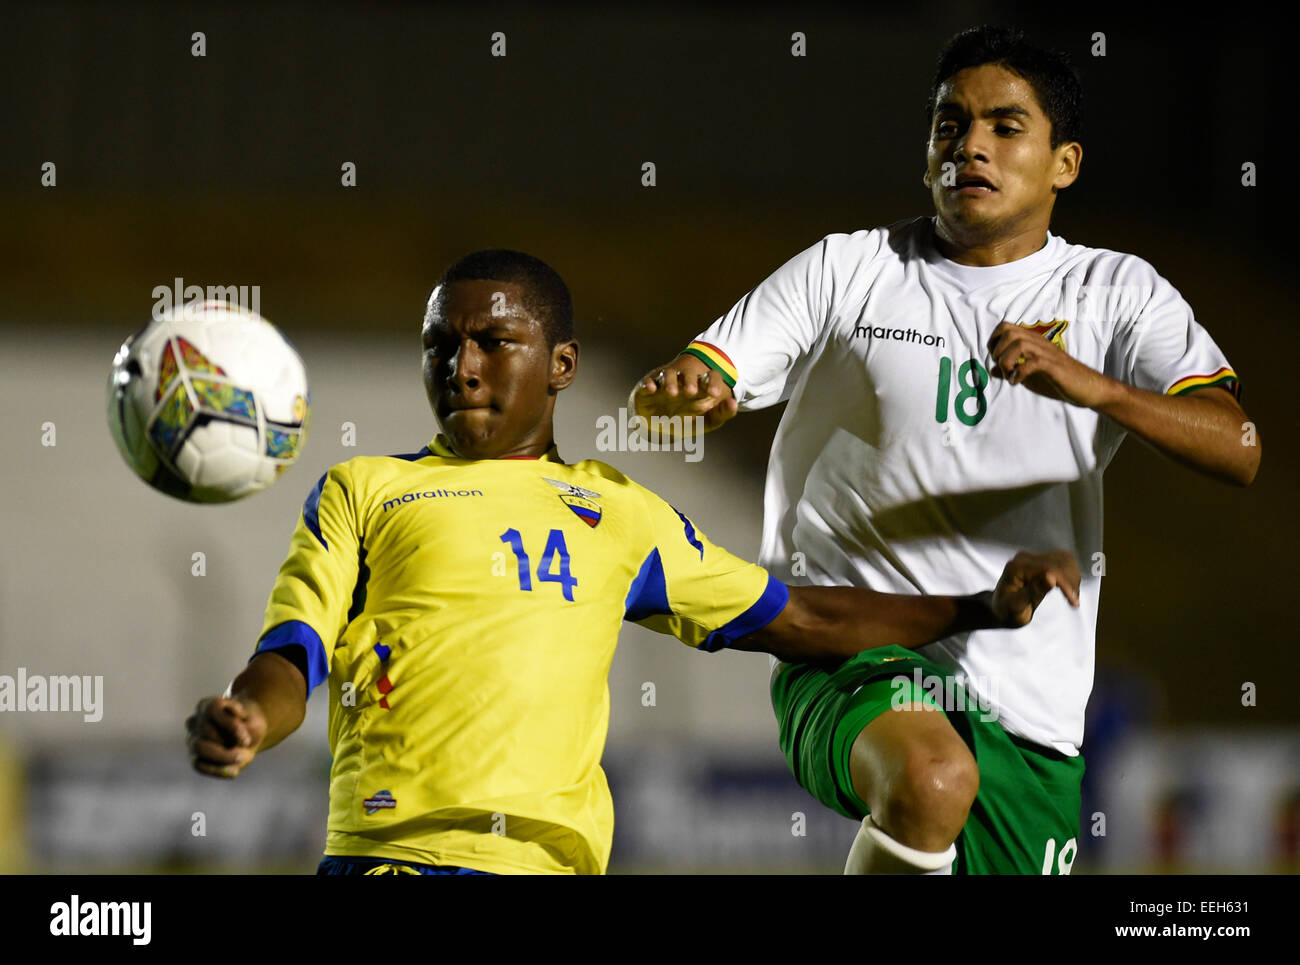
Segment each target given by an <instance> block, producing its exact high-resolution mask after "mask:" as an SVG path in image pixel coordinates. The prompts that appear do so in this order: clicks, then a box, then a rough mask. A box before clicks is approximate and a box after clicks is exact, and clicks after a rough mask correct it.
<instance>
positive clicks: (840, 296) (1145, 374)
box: [690, 218, 1237, 756]
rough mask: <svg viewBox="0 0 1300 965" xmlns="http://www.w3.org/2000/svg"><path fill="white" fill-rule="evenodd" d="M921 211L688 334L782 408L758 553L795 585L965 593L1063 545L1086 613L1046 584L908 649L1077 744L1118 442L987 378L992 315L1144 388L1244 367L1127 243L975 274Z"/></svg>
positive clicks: (1173, 385)
mask: <svg viewBox="0 0 1300 965" xmlns="http://www.w3.org/2000/svg"><path fill="white" fill-rule="evenodd" d="M933 231H934V228H933V219H931V218H917V219H912V220H909V221H902V222H899V223H897V224H894V225H891V226H889V227H887V228H878V229H875V230H872V231H856V232H854V233H853V234H833V235H829V236H828V237H826V238H824V239H823V240H822V241H820V242H818V243H817V244H816V245H814V246H813V247H811V248H809V249H808V250H807V251H804V252H802V253H801V254H799V255H796V256H795V257H794V258H793V259H791V260H790V261H789V262H787V263H786V264H785V265H783V266H782V267H781V268H779V269H778V270H777V271H776V272H775V273H774V274H772V275H771V277H769V278H767V279H766V280H765V281H764V282H763V283H762V284H760V285H759V286H758V287H756V288H755V289H753V290H752V291H751V292H749V293H748V294H747V295H745V297H744V298H742V299H741V300H740V301H739V302H738V303H737V304H736V305H735V307H733V308H732V309H731V311H729V312H728V313H727V314H726V315H724V316H723V317H722V318H720V319H718V320H717V321H716V322H715V323H714V324H713V325H712V326H711V327H710V328H709V329H708V330H707V331H705V332H704V333H703V334H701V335H700V337H699V339H698V340H697V341H696V342H694V343H692V346H691V348H690V350H691V351H693V352H694V353H695V354H697V355H700V356H701V357H702V358H707V359H708V360H709V361H710V364H712V365H713V366H714V367H715V368H717V369H719V370H720V371H721V372H722V373H723V374H724V375H725V376H727V378H728V381H731V380H732V379H734V382H735V384H734V391H735V395H736V398H737V400H738V402H739V404H740V408H741V409H742V410H751V409H761V408H764V407H766V406H769V405H773V404H775V403H778V402H788V405H787V408H786V411H785V413H784V414H783V416H782V419H781V424H780V427H779V428H778V429H777V433H776V438H775V441H774V443H773V445H772V454H771V460H770V462H769V466H768V474H767V491H766V495H765V516H764V525H763V545H762V553H761V556H760V562H761V563H762V565H763V566H765V567H766V568H767V569H768V570H769V571H770V572H772V573H773V574H774V575H776V576H777V577H778V578H780V579H782V580H785V581H787V582H789V583H811V584H819V585H827V584H848V585H854V586H863V587H868V588H870V589H873V590H880V591H884V592H891V593H911V592H915V593H929V594H955V595H964V594H969V593H977V592H979V591H982V590H987V589H990V588H992V587H993V585H994V584H995V583H996V581H997V579H998V577H999V576H1000V575H1001V572H1002V569H1003V567H1004V566H1005V565H1006V563H1007V562H1008V561H1009V560H1010V559H1011V557H1012V556H1014V555H1015V554H1016V553H1017V552H1018V551H1020V550H1022V549H1024V550H1029V551H1031V552H1046V551H1049V550H1056V549H1065V550H1070V551H1071V552H1073V553H1074V554H1075V556H1076V557H1077V558H1078V560H1079V563H1080V568H1081V569H1082V572H1083V584H1082V587H1081V591H1080V596H1081V599H1080V604H1081V605H1080V607H1079V609H1078V610H1075V609H1073V608H1072V607H1071V606H1070V605H1069V603H1068V602H1067V601H1066V599H1065V598H1064V596H1063V595H1061V594H1060V593H1053V594H1051V595H1050V596H1048V597H1047V598H1046V599H1045V600H1044V601H1043V603H1042V605H1041V606H1040V607H1039V609H1038V612H1037V613H1036V614H1035V616H1034V619H1033V621H1032V623H1031V624H1030V625H1029V626H1028V627H1026V628H1024V629H1021V630H980V631H976V632H972V633H965V634H960V635H957V636H953V637H949V638H947V639H944V640H941V641H939V642H937V643H934V644H930V645H929V646H927V647H925V648H922V650H921V653H923V654H924V655H925V656H926V657H928V658H930V659H932V660H934V661H936V662H938V663H940V664H942V665H944V666H946V667H949V668H951V669H952V670H953V671H955V672H958V673H959V675H964V676H965V677H966V680H967V685H968V687H969V688H970V689H972V690H973V691H975V692H976V693H978V694H980V696H981V697H982V698H984V699H986V700H988V701H989V703H991V704H992V706H993V708H994V709H995V712H996V713H997V715H998V718H997V719H998V720H999V722H1000V723H1001V724H1002V726H1003V727H1004V728H1005V729H1006V730H1007V731H1009V732H1010V733H1012V734H1016V735H1019V736H1020V737H1023V738H1025V739H1027V740H1029V741H1032V742H1034V743H1036V744H1038V745H1041V746H1048V747H1053V748H1055V749H1056V750H1058V751H1060V752H1061V753H1064V754H1067V755H1071V756H1073V755H1075V754H1077V753H1078V752H1079V745H1080V743H1081V742H1082V740H1083V719H1084V707H1085V705H1086V704H1087V701H1088V694H1089V692H1090V691H1091V690H1092V679H1093V657H1094V648H1095V638H1096V628H1097V605H1098V595H1099V592H1100V587H1101V575H1102V573H1103V572H1104V557H1103V556H1101V552H1102V485H1101V476H1102V471H1103V470H1104V469H1105V468H1106V466H1107V464H1108V463H1109V462H1110V460H1111V457H1112V456H1114V454H1115V451H1116V449H1117V448H1118V447H1119V444H1120V442H1121V441H1122V440H1123V437H1124V435H1125V432H1124V430H1123V429H1122V428H1121V427H1120V426H1119V425H1118V424H1116V423H1115V422H1113V421H1111V420H1109V419H1107V418H1104V417H1102V416H1100V415H1098V413H1096V412H1094V411H1092V410H1091V409H1086V408H1081V407H1077V406H1072V405H1069V404H1067V403H1065V402H1061V401H1059V400H1055V399H1048V398H1045V397H1043V396H1041V395H1038V394H1036V393H1034V392H1032V391H1030V390H1029V389H1027V388H1025V387H1024V386H1018V385H1011V384H1008V383H1007V382H1006V381H1005V380H1003V379H994V378H991V377H990V376H989V375H988V369H989V367H990V366H991V365H992V359H991V357H990V354H989V351H988V342H989V338H990V336H991V335H992V333H993V329H994V328H996V327H997V325H998V324H999V323H1001V322H1003V321H1010V322H1016V323H1019V324H1022V325H1029V326H1034V327H1035V328H1036V329H1037V330H1039V331H1041V332H1042V333H1043V334H1044V335H1045V336H1046V337H1049V338H1051V339H1052V340H1053V341H1054V342H1056V343H1057V344H1059V345H1061V346H1062V347H1063V348H1064V349H1065V350H1066V351H1067V352H1069V354H1070V355H1071V356H1073V357H1074V358H1075V359H1077V360H1079V361H1080V362H1083V363H1084V364H1085V365H1088V366H1090V367H1091V368H1093V369H1096V370H1098V371H1101V372H1104V373H1105V374H1106V375H1108V376H1111V377H1112V378H1115V379H1118V380H1120V381H1123V382H1126V383H1129V384H1131V385H1135V386H1137V387H1138V388H1142V389H1147V390H1150V391H1153V392H1160V393H1170V394H1181V393H1183V392H1187V391H1192V390H1193V389H1197V388H1201V387H1205V386H1210V385H1221V386H1223V387H1224V388H1227V389H1229V390H1230V391H1233V392H1234V393H1235V392H1236V391H1237V377H1236V373H1234V372H1233V371H1232V369H1231V368H1230V367H1229V366H1228V363H1227V360H1226V359H1225V358H1224V356H1223V354H1222V353H1221V352H1220V351H1219V349H1218V347H1217V346H1216V345H1215V344H1214V342H1213V340H1211V338H1210V337H1209V335H1208V334H1207V333H1206V332H1205V330H1204V329H1203V328H1201V326H1200V325H1199V324H1197V322H1196V321H1195V319H1194V318H1193V317H1192V311H1191V308H1190V307H1189V306H1188V305H1187V303H1186V302H1185V301H1184V300H1183V299H1182V297H1181V296H1180V295H1179V294H1178V292H1177V290H1175V289H1174V287H1173V286H1172V285H1170V284H1169V282H1167V281H1166V280H1165V279H1164V278H1161V277H1160V276H1159V275H1158V274H1156V272H1155V270H1154V269H1153V268H1152V267H1151V265H1149V264H1148V263H1147V262H1145V261H1143V260H1142V259H1141V258H1138V257H1136V256H1134V255H1129V254H1123V253H1120V252H1114V251H1107V250H1105V249H1100V248H1085V247H1082V246H1080V245H1071V244H1069V243H1067V242H1066V241H1064V240H1063V239H1061V238H1059V237H1056V236H1054V235H1052V234H1050V233H1049V234H1048V235H1047V243H1046V245H1044V247H1042V248H1041V249H1039V250H1038V251H1036V252H1034V253H1033V254H1031V255H1029V256H1027V257H1025V258H1021V259H1020V260H1018V261H1014V262H1011V263H1009V264H1004V265H996V266H993V267H969V266H965V265H959V264H957V263H956V262H953V261H950V260H949V259H947V258H945V257H944V256H943V255H942V254H940V253H939V252H938V250H937V249H936V248H935V246H934V241H933Z"/></svg>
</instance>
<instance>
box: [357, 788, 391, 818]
mask: <svg viewBox="0 0 1300 965" xmlns="http://www.w3.org/2000/svg"><path fill="white" fill-rule="evenodd" d="M361 806H362V807H364V808H365V809H366V813H367V814H378V813H379V812H380V811H384V810H389V809H392V808H395V807H397V798H395V797H393V792H392V791H380V792H379V793H378V794H376V795H375V796H374V797H368V798H366V799H365V800H364V801H362V802H361Z"/></svg>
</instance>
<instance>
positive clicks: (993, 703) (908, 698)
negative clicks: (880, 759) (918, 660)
mask: <svg viewBox="0 0 1300 965" xmlns="http://www.w3.org/2000/svg"><path fill="white" fill-rule="evenodd" d="M909 684H910V685H911V686H910V687H909ZM890 686H892V687H893V688H894V695H893V697H891V698H890V701H889V705H890V707H891V708H892V709H893V710H915V709H916V702H917V701H921V699H922V698H921V695H922V694H923V695H924V698H925V699H924V702H923V703H922V704H921V706H922V707H924V708H925V709H926V710H927V711H930V710H944V711H948V712H952V711H959V710H969V711H979V715H980V720H982V721H984V722H985V723H988V722H989V721H994V720H997V719H998V712H997V692H998V688H997V681H996V680H994V679H993V678H992V677H968V676H966V675H964V674H954V675H945V676H942V677H941V676H938V675H936V674H923V673H921V668H920V667H913V668H912V676H911V677H902V676H899V677H895V678H894V679H893V680H891V681H890Z"/></svg>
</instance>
